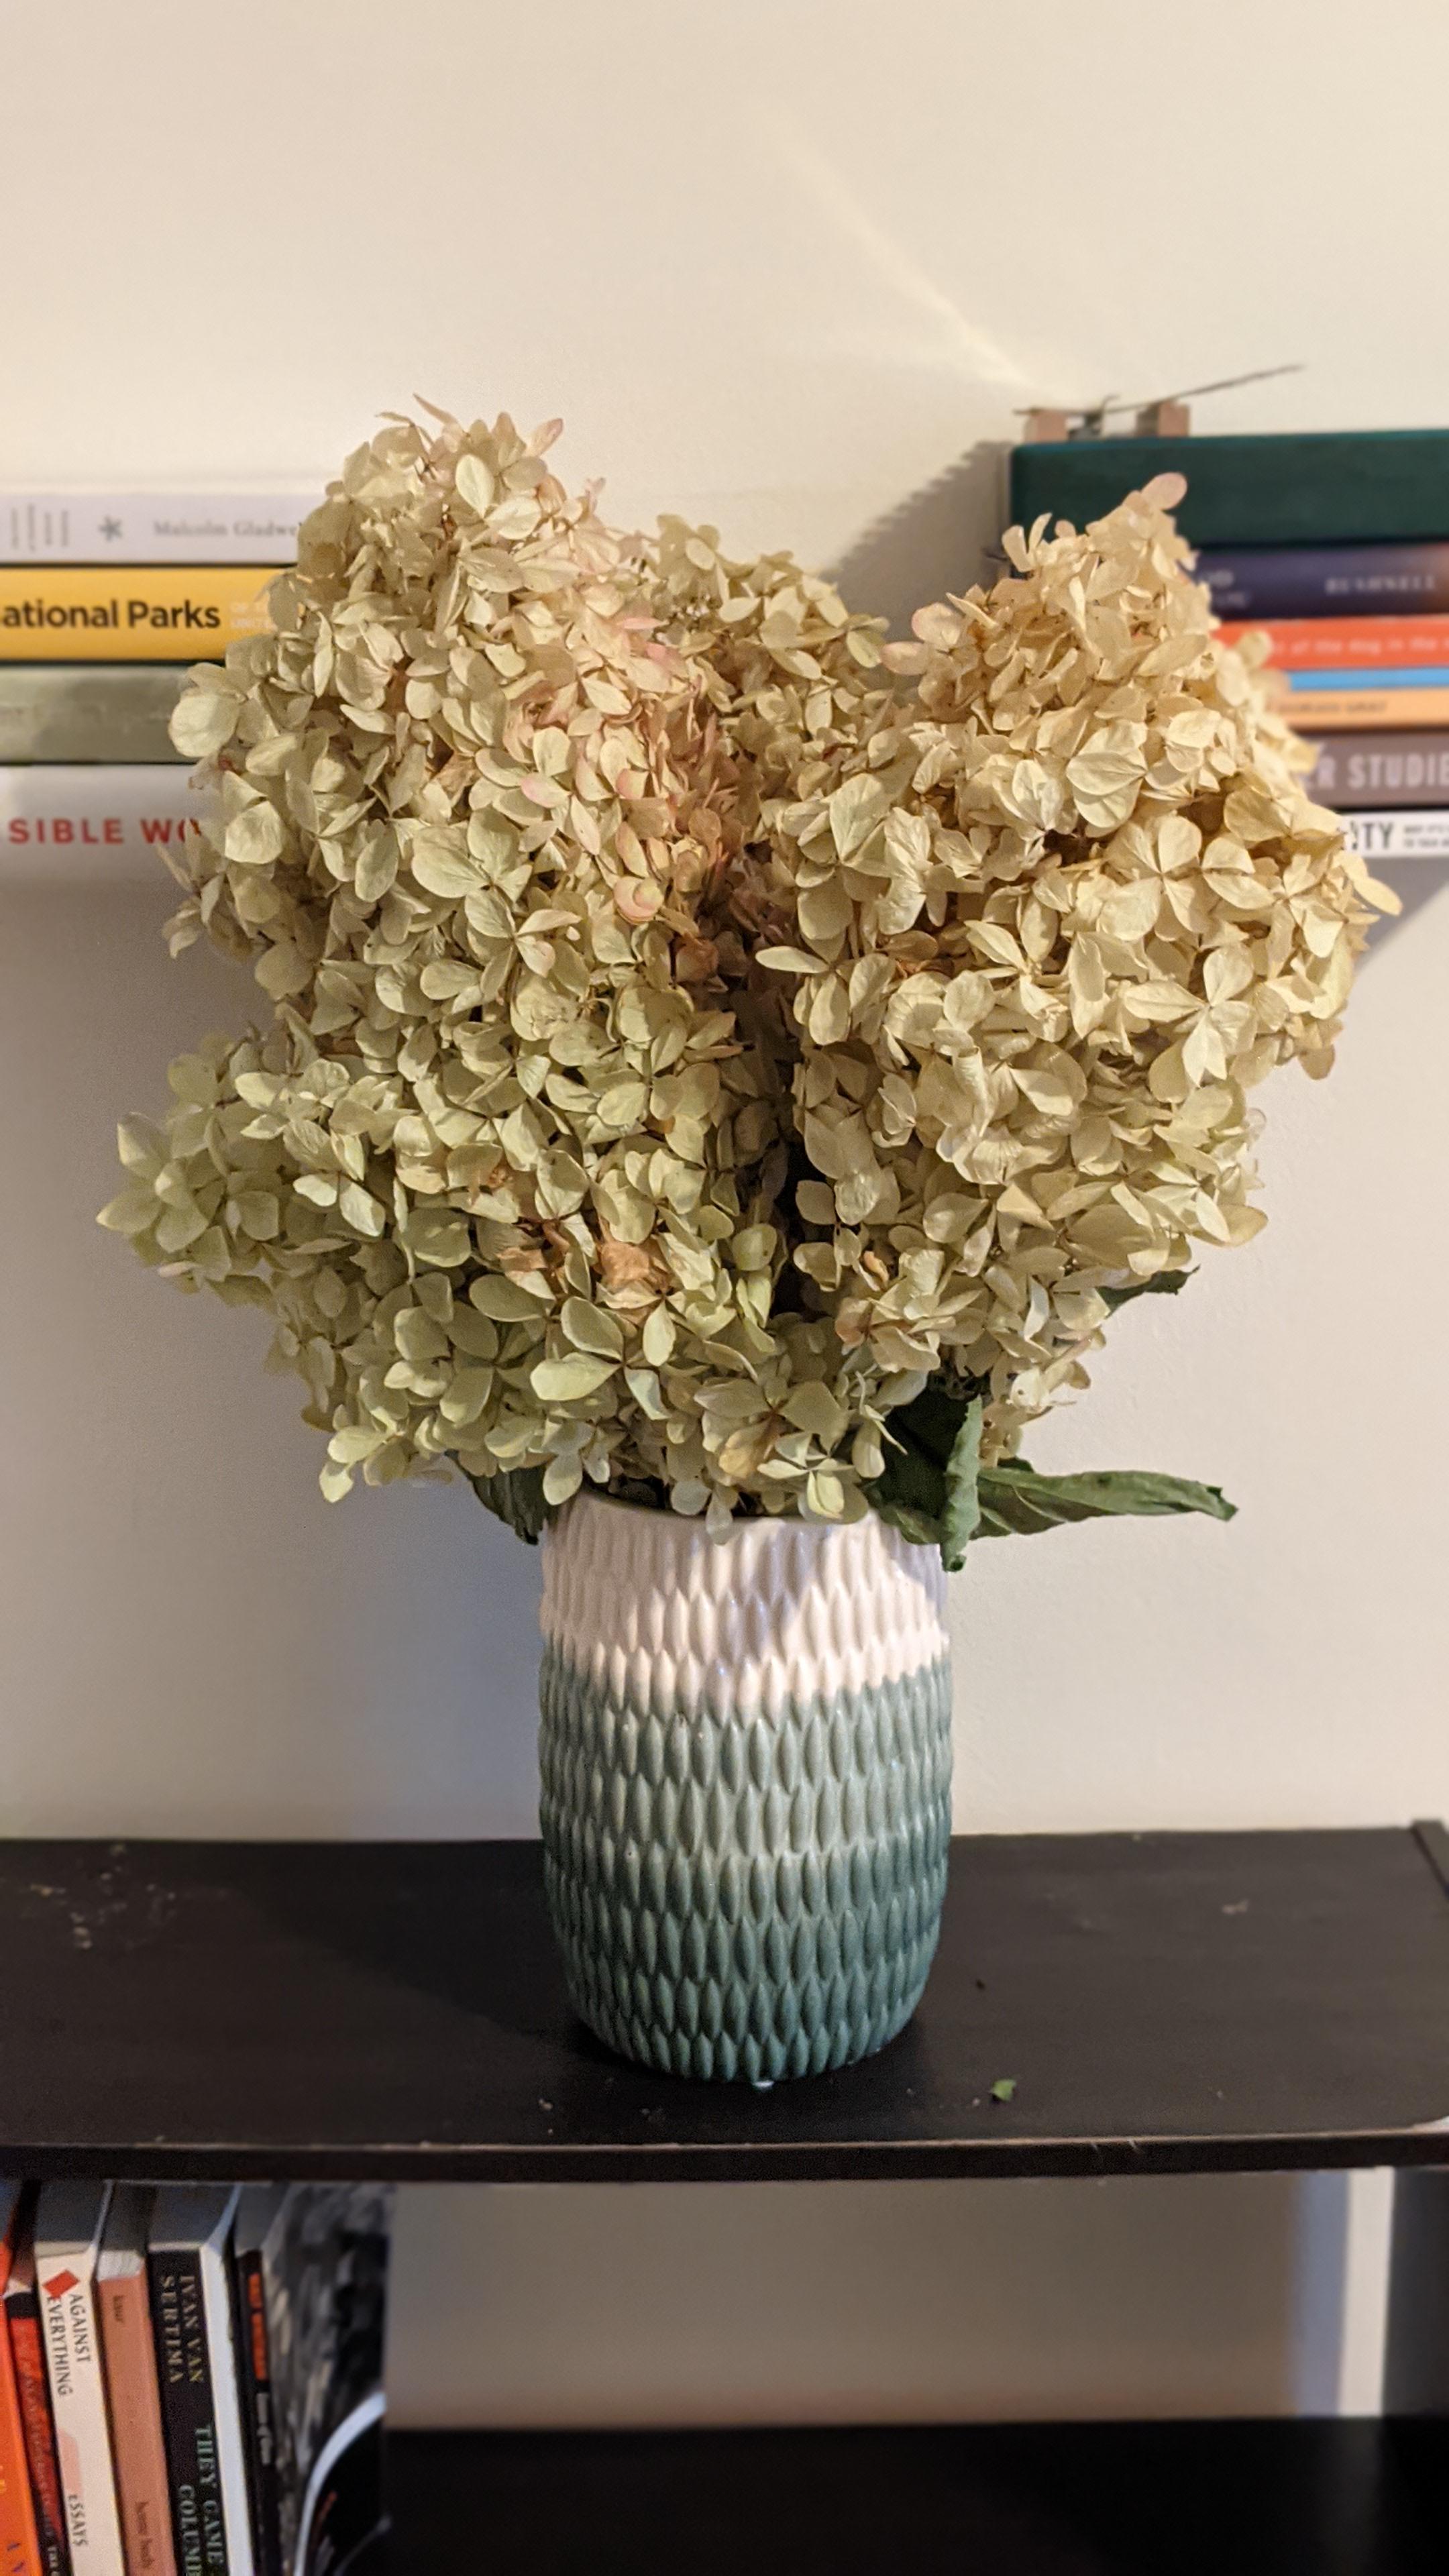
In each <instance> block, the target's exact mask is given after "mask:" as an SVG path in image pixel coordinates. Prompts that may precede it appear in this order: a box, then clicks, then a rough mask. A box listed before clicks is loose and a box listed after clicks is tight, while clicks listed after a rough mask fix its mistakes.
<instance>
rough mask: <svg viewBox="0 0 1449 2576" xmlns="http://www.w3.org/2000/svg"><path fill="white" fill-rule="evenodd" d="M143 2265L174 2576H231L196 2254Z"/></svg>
mask: <svg viewBox="0 0 1449 2576" xmlns="http://www.w3.org/2000/svg"><path fill="white" fill-rule="evenodd" d="M147 2265H148V2269H149V2273H150V2280H151V2328H152V2332H153V2333H154V2335H155V2338H156V2376H157V2378H158V2380H159V2381H160V2384H161V2424H162V2430H163V2432H164V2435H165V2439H166V2471H167V2477H168V2480H169V2483H170V2488H171V2529H172V2534H173V2537H174V2539H175V2543H176V2567H177V2576H230V2568H229V2562H228V2558H227V2547H226V2521H225V2517H224V2515H223V2512H222V2502H221V2476H220V2471H219V2468H218V2464H217V2455H216V2399H215V2395H214V2392H213V2389H212V2384H211V2357H210V2354H209V2353H208V2351H207V2344H206V2294H205V2287H204V2284H203V2282H202V2278H201V2256H200V2252H199V2251H198V2250H195V2249H193V2248H191V2247H189V2246H188V2247H183V2248H181V2249H179V2250H172V2249H169V2248H166V2247H162V2248H159V2249H158V2248H156V2247H153V2248H152V2250H151V2252H150V2254H149V2255H148V2257H147Z"/></svg>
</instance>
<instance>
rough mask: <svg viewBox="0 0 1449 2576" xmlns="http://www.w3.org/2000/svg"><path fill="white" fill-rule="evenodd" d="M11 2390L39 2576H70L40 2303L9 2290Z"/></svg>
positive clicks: (28, 2294)
mask: <svg viewBox="0 0 1449 2576" xmlns="http://www.w3.org/2000/svg"><path fill="white" fill-rule="evenodd" d="M5 2315H6V2322H7V2324H8V2326H9V2329H10V2337H9V2340H10V2351H11V2356H12V2358H13V2361H14V2364H15V2387H16V2394H17V2397H18V2399H19V2404H20V2418H21V2422H22V2424H23V2426H24V2430H25V2457H26V2464H27V2467H28V2468H29V2471H30V2499H31V2503H32V2506H33V2507H34V2511H35V2529H36V2539H37V2541H38V2543H39V2549H40V2565H41V2570H42V2576H71V2566H70V2545H69V2543H68V2541H67V2539H66V2536H65V2507H64V2504H63V2503H62V2501H61V2493H60V2466H59V2462H58V2460H57V2457H56V2448H55V2426H54V2424H53V2422H52V2420H51V2413H50V2389H49V2385H48V2383H47V2379H46V2371H45V2344H44V2341H43V2339H42V2336H41V2331H40V2300H39V2298H38V2296H37V2294H36V2292H35V2291H34V2290H33V2289H29V2288H26V2289H21V2288H20V2287H19V2286H18V2285H13V2286H12V2287H11V2289H9V2290H8V2291H7V2292H6V2296H5Z"/></svg>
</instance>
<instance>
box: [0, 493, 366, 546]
mask: <svg viewBox="0 0 1449 2576" xmlns="http://www.w3.org/2000/svg"><path fill="white" fill-rule="evenodd" d="M321 498H322V495H321V493H320V491H319V492H274V493H269V492H250V493H248V492H4V493H0V563H23V564H39V563H76V564H102V563H112V564H160V563H178V564H194V563H207V564H279V563H291V562H293V561H294V560H295V557H296V552H297V530H298V528H299V527H300V526H301V523H302V521H303V519H305V518H306V516H307V514H308V512H309V511H310V510H315V509H316V507H317V504H318V502H319V501H320V500H321Z"/></svg>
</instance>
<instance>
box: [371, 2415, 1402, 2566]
mask: <svg viewBox="0 0 1449 2576" xmlns="http://www.w3.org/2000/svg"><path fill="white" fill-rule="evenodd" d="M390 2449H391V2452H392V2489H393V2507H394V2529H393V2536H392V2542H391V2547H390V2549H389V2552H388V2555H387V2567H388V2569H389V2571H390V2576H436V2571H437V2570H438V2569H440V2568H446V2567H460V2568H468V2569H471V2568H474V2567H477V2568H487V2567H495V2566H497V2567H526V2568H527V2569H528V2570H529V2576H580V2571H581V2570H584V2569H587V2571H588V2576H738V2571H739V2570H740V2569H741V2568H748V2569H749V2570H750V2571H751V2576H826V2571H828V2576H882V2571H885V2570H895V2569H905V2570H909V2571H910V2576H961V2571H962V2570H963V2569H972V2568H978V2567H980V2568H990V2569H1000V2570H1002V2571H1003V2576H1442V2569H1443V2565H1444V2532H1445V2528H1446V2519H1449V2478H1446V2474H1445V2470H1446V2456H1445V2455H1446V2451H1449V2444H1446V2443H1445V2440H1444V2435H1443V2429H1442V2427H1440V2426H1426V2427H1420V2426H1418V2425H1412V2424H1387V2425H1386V2424H1384V2423H1382V2422H1376V2421H1373V2420H1372V2419H1370V2418H1367V2417H1363V2418H1359V2419H1358V2420H1354V2419H1351V2418H1350V2419H1344V2420H1341V2421H1333V2422H1327V2421H1324V2422H1292V2421H1285V2422H1281V2423H1276V2422H1275V2423H1212V2424H1202V2423H1178V2424H1172V2423H1166V2424H994V2425H972V2426H968V2427H963V2428H959V2429H958V2428H956V2427H939V2428H931V2429H929V2430H916V2429H895V2428H891V2429H880V2428H865V2429H861V2430H856V2429H845V2430H836V2429H831V2430H829V2431H823V2430H817V2431H809V2432H773V2431H772V2432H734V2433H714V2432H708V2433H413V2434H398V2435H394V2436H393V2438H392V2442H391V2445H390Z"/></svg>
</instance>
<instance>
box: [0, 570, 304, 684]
mask: <svg viewBox="0 0 1449 2576" xmlns="http://www.w3.org/2000/svg"><path fill="white" fill-rule="evenodd" d="M279 569H280V567H279V566H277V565H275V564H273V565H270V566H264V565H251V566H246V567H241V566H236V565H224V564H192V565H187V566H180V565H172V564H164V565H130V566H126V567H120V566H117V565H114V564H102V565H100V566H94V567H93V566H88V565H80V564H41V565H35V564H0V661H6V662H196V661H212V662H218V661H220V660H221V659H222V657H223V655H224V654H225V652H226V649H227V646H228V645H229V644H234V643H236V642H237V641H238V639H239V638H240V637H242V636H244V635H264V634H265V633H266V632H267V629H268V626H269V624H270V620H269V618H268V616H267V600H266V594H267V586H268V584H269V583H270V582H272V581H274V580H275V579H276V577H277V573H278V571H279Z"/></svg>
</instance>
